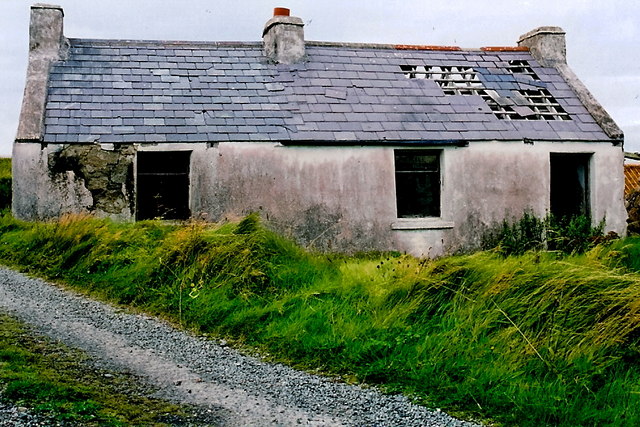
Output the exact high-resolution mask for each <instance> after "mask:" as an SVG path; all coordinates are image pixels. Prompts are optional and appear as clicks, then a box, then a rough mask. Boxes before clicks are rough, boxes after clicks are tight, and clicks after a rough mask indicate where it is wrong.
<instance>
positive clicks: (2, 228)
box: [0, 216, 640, 426]
mask: <svg viewBox="0 0 640 427" xmlns="http://www.w3.org/2000/svg"><path fill="white" fill-rule="evenodd" d="M0 233H1V234H0V260H2V261H3V262H4V263H7V264H10V265H13V266H17V267H20V268H22V269H24V270H27V271H30V272H34V273H37V274H40V275H43V276H46V277H48V278H53V279H57V280H62V281H64V282H67V283H69V284H71V285H72V286H75V287H77V288H80V289H83V290H85V291H87V292H90V293H92V294H94V295H98V296H101V297H103V298H108V299H110V300H112V301H116V302H118V303H121V304H129V305H133V306H136V307H139V308H141V309H144V310H146V311H148V312H151V313H154V314H159V315H162V316H164V317H166V318H169V319H171V320H173V321H175V322H176V323H179V324H182V325H184V326H185V327H189V328H193V329H197V330H199V331H201V332H204V333H210V334H214V335H217V336H223V337H226V338H227V339H230V340H233V341H235V342H236V343H238V344H241V345H249V346H252V347H254V348H258V349H260V350H262V351H263V352H264V353H265V354H266V353H268V354H270V355H271V356H270V357H272V358H273V359H274V360H280V361H285V362H287V363H290V364H293V365H296V366H299V367H302V368H305V369H310V370H321V371H323V372H326V373H328V374H333V375H340V376H342V377H343V378H344V379H345V380H347V381H355V382H366V383H371V384H378V385H381V386H382V387H383V388H385V389H386V390H387V391H390V392H402V393H405V394H407V395H409V396H411V397H413V398H414V399H416V400H417V401H419V402H421V403H423V404H425V405H427V406H432V407H442V408H444V409H446V410H448V411H451V412H454V413H456V414H464V415H465V416H470V417H480V418H490V419H492V420H494V421H498V422H501V423H505V424H508V425H512V424H517V425H531V426H533V425H536V426H538V425H567V426H569V425H571V426H574V425H629V426H632V425H640V364H639V363H638V362H640V275H639V274H638V270H639V267H640V261H638V259H639V257H638V256H637V255H639V254H640V240H638V239H626V240H621V241H617V242H614V243H613V244H611V245H610V246H597V247H595V248H594V249H592V250H590V251H589V252H587V253H586V254H584V255H572V256H568V255H560V254H558V253H555V252H553V253H552V252H527V253H524V254H522V255H519V256H508V257H505V256H504V255H503V254H502V253H500V252H499V251H485V252H479V253H475V254H471V255H464V256H455V257H448V258H442V259H439V260H420V259H416V258H413V257H409V256H404V255H398V254H365V255H358V256H343V255H326V254H317V253H310V252H306V251H304V250H303V249H301V248H299V247H297V246H296V245H295V244H293V243H291V242H290V241H288V240H286V239H283V238H281V237H279V236H277V235H275V234H273V233H271V232H270V231H268V230H266V229H265V228H264V227H263V226H262V225H261V224H260V222H259V221H258V219H257V218H256V217H255V216H249V217H248V218H246V219H245V220H243V221H242V222H241V223H240V224H239V225H235V224H225V225H211V224H203V223H198V222H193V223H187V224H185V225H168V224H163V223H160V222H155V221H145V222H140V223H136V224H115V223H112V222H110V221H106V220H97V219H94V218H91V217H65V218H62V219H61V220H60V221H58V222H51V223H24V222H20V221H16V220H15V219H13V218H11V217H10V216H5V217H3V218H2V219H0Z"/></svg>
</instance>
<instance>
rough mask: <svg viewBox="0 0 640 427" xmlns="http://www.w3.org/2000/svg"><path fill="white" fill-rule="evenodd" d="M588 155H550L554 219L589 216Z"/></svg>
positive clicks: (589, 156)
mask: <svg viewBox="0 0 640 427" xmlns="http://www.w3.org/2000/svg"><path fill="white" fill-rule="evenodd" d="M590 158H591V155H590V154H564V153H562V154H561V153H552V154H551V159H550V161H551V213H552V214H553V215H554V216H555V217H556V218H564V219H570V218H572V217H575V216H579V215H585V216H590V214H591V212H590V209H589V203H590V200H589V159H590Z"/></svg>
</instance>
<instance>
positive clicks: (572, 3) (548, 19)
mask: <svg viewBox="0 0 640 427" xmlns="http://www.w3.org/2000/svg"><path fill="white" fill-rule="evenodd" d="M52 2H53V3H54V4H58V5H60V6H62V7H63V9H64V13H65V18H64V27H65V35H66V36H67V37H72V38H112V39H147V40H154V39H163V40H202V41H229V40H233V41H257V40H260V38H261V36H262V28H263V25H264V23H265V22H266V21H267V20H268V19H269V18H270V17H271V16H272V13H273V8H274V7H288V8H290V9H291V14H292V15H294V16H298V17H300V18H302V19H303V20H304V22H305V23H306V25H305V38H306V39H308V40H319V41H338V42H369V43H400V44H429V45H457V46H460V47H463V48H465V47H466V48H477V47H481V46H513V45H515V44H516V41H517V39H518V36H520V35H521V34H524V33H526V32H527V31H529V30H532V29H533V28H536V27H539V26H544V25H553V26H560V27H562V28H563V29H564V30H565V31H566V32H567V57H568V62H569V65H570V66H571V67H572V68H573V70H574V71H575V72H576V74H577V75H578V76H579V77H580V79H581V80H582V81H583V83H585V84H586V86H587V87H588V88H589V89H590V90H591V92H592V93H593V94H594V95H595V97H596V99H598V100H599V101H600V102H601V103H602V104H603V106H604V107H605V109H606V110H607V111H609V113H610V114H611V115H612V117H613V119H614V120H615V121H616V122H617V123H618V125H619V126H620V127H621V128H622V129H623V131H624V132H625V139H626V142H625V150H626V151H634V152H638V151H640V2H638V1H636V0H610V1H606V0H601V1H593V0H445V1H440V0H430V1H427V0H384V1H383V0H368V1H355V0H354V1H345V0H323V1H312V0H306V1H305V0H285V1H281V0H274V1H265V0H233V1H231V0H180V1H178V0H101V1H94V0H58V1H55V0H53V1H52ZM34 3H36V2H35V1H25V0H0V4H2V14H1V15H0V96H1V97H2V98H1V99H2V102H1V103H0V156H8V155H10V154H11V144H12V142H13V139H14V137H15V133H16V129H17V122H18V115H19V112H20V104H21V100H22V91H23V89H24V81H25V70H26V64H27V53H28V52H27V47H28V31H29V7H30V5H31V4H34Z"/></svg>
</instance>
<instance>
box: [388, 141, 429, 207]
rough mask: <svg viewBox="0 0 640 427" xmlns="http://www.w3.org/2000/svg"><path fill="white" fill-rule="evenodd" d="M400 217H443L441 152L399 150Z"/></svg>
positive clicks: (397, 189) (397, 157) (397, 166)
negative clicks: (441, 212) (441, 213)
mask: <svg viewBox="0 0 640 427" xmlns="http://www.w3.org/2000/svg"><path fill="white" fill-rule="evenodd" d="M394 157H395V178H396V207H397V215H398V218H424V217H439V216H440V152H439V151H434V150H395V151H394Z"/></svg>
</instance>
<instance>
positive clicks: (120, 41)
mask: <svg viewBox="0 0 640 427" xmlns="http://www.w3.org/2000/svg"><path fill="white" fill-rule="evenodd" d="M68 40H69V42H70V43H71V44H72V46H81V45H84V44H90V45H92V46H96V45H104V46H111V45H112V44H113V43H118V44H121V45H127V46H147V45H159V44H161V45H165V46H215V47H260V46H262V42H248V41H191V40H131V39H86V38H81V39H80V38H69V39H68Z"/></svg>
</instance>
